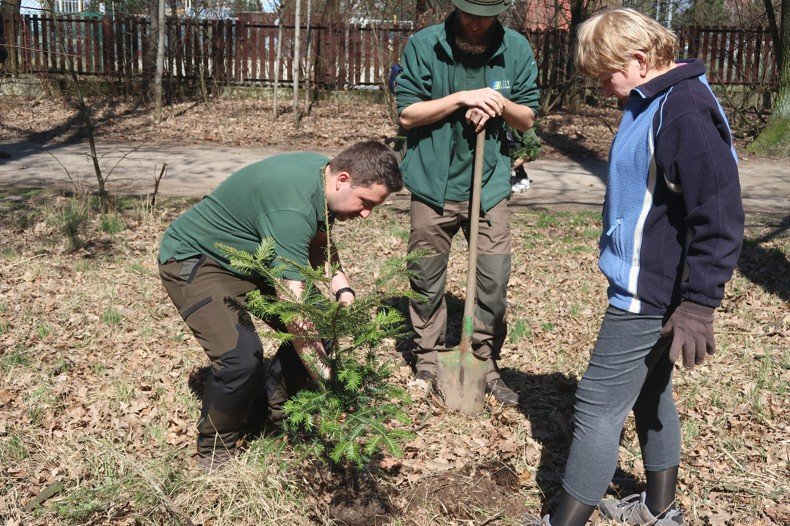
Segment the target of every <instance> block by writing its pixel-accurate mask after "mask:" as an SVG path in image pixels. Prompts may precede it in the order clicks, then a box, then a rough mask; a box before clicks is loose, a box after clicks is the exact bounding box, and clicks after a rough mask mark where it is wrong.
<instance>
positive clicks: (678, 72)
mask: <svg viewBox="0 0 790 526" xmlns="http://www.w3.org/2000/svg"><path fill="white" fill-rule="evenodd" d="M675 64H677V65H678V67H675V68H672V69H671V70H669V71H667V72H666V73H664V74H663V75H659V76H658V77H656V78H654V79H652V80H651V81H649V82H645V83H644V84H642V85H641V86H637V87H636V88H634V89H632V90H631V96H633V97H639V98H642V99H652V98H653V97H655V96H656V95H658V94H659V93H662V92H664V91H666V90H668V89H669V88H671V87H672V86H674V85H675V84H677V83H678V82H681V81H683V80H687V79H693V78H697V77H699V76H700V75H704V74H705V64H704V63H703V62H702V60H700V59H698V58H692V59H687V60H676V61H675Z"/></svg>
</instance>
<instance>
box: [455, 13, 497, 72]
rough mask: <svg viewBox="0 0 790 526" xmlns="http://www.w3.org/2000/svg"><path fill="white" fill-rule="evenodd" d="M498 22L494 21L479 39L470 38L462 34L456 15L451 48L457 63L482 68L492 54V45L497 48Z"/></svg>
mask: <svg viewBox="0 0 790 526" xmlns="http://www.w3.org/2000/svg"><path fill="white" fill-rule="evenodd" d="M500 27H501V26H500V25H499V21H495V22H494V23H493V24H491V27H489V28H488V31H486V32H485V34H484V35H482V36H481V37H479V38H475V37H470V36H468V35H465V34H464V28H463V26H461V21H460V20H459V17H458V16H457V15H456V17H455V19H454V20H453V37H452V42H451V44H452V46H453V48H454V51H455V54H456V55H457V56H456V59H457V60H458V62H460V63H462V64H464V65H466V66H469V67H482V66H483V65H485V63H486V62H487V61H488V57H490V56H491V54H492V53H493V52H494V47H495V46H494V44H496V45H497V46H498V45H499V43H498V40H499V39H498V38H497V37H498V35H499V33H500V29H499V28H500Z"/></svg>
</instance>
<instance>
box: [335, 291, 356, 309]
mask: <svg viewBox="0 0 790 526" xmlns="http://www.w3.org/2000/svg"><path fill="white" fill-rule="evenodd" d="M355 299H356V296H354V293H353V292H344V293H343V294H341V295H340V297H339V298H337V302H338V303H339V304H340V305H342V306H343V307H348V306H349V305H351V304H352V303H354V300H355Z"/></svg>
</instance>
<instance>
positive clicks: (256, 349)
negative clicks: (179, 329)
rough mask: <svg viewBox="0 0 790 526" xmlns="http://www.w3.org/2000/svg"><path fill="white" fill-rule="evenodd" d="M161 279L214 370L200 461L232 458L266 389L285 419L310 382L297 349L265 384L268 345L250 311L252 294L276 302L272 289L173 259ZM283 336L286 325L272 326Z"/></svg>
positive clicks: (285, 354) (277, 363)
mask: <svg viewBox="0 0 790 526" xmlns="http://www.w3.org/2000/svg"><path fill="white" fill-rule="evenodd" d="M159 275H160V277H161V278H162V283H163V284H164V286H165V289H166V290H167V294H168V295H169V296H170V299H171V300H172V301H173V303H174V304H175V306H176V308H177V309H178V312H179V314H180V315H181V317H182V318H183V319H184V321H185V322H186V324H187V325H188V326H189V328H190V329H191V330H192V334H194V335H195V338H196V339H197V341H198V342H199V343H200V345H201V346H202V347H203V350H204V351H205V352H206V355H207V356H208V358H209V360H210V361H211V368H210V371H209V374H208V378H207V379H206V385H205V389H204V392H203V407H202V409H201V412H200V420H199V421H198V425H197V428H198V440H197V448H198V454H200V455H204V456H209V455H211V453H212V452H213V451H214V450H215V449H217V448H222V449H227V450H230V451H232V450H233V449H234V448H235V445H236V442H237V441H238V440H239V439H240V438H242V436H243V435H244V434H245V432H246V430H247V424H248V420H253V419H257V418H258V417H259V416H260V415H250V409H251V405H252V402H253V401H254V400H255V399H256V397H257V396H258V394H259V392H260V391H261V389H262V388H263V387H264V382H265V383H266V391H267V395H268V404H269V416H270V418H272V419H275V420H277V419H280V418H282V404H283V403H285V401H286V400H287V398H288V396H289V395H292V394H294V393H296V392H297V391H298V390H300V389H302V388H304V387H306V386H307V385H308V383H309V376H308V374H307V370H306V369H305V368H304V366H303V365H302V362H301V361H300V360H299V358H298V356H297V355H296V352H295V351H294V349H293V346H292V345H290V344H283V345H281V346H280V348H279V349H278V350H277V354H276V355H275V357H274V359H273V360H272V362H271V364H270V365H269V371H268V374H267V375H266V380H264V365H263V345H262V343H261V340H260V338H259V337H258V334H257V332H256V331H255V327H254V325H253V323H252V320H251V318H250V315H249V313H248V312H247V309H246V295H247V293H248V292H250V291H252V290H254V289H256V288H257V289H260V290H261V292H262V293H264V294H271V295H274V294H275V292H274V289H273V288H272V287H271V285H269V284H268V283H266V282H264V281H261V280H255V279H252V278H245V277H243V276H239V275H238V274H234V273H233V272H230V271H228V270H226V269H225V268H224V267H222V266H221V265H220V264H218V263H217V262H216V261H214V260H213V259H212V258H210V257H207V256H205V255H204V256H201V257H198V258H190V259H186V260H184V261H175V260H173V259H171V260H169V261H167V262H166V263H164V264H160V265H159ZM266 322H267V324H268V325H269V326H270V327H272V328H273V329H274V330H277V331H284V330H285V326H284V325H283V324H282V323H281V322H280V321H279V320H267V321H266Z"/></svg>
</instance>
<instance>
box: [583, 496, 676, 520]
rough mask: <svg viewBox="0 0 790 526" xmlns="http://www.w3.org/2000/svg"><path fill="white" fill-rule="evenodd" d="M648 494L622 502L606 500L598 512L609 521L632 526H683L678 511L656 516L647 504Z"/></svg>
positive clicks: (625, 499) (599, 505) (631, 497)
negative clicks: (679, 525) (612, 520)
mask: <svg viewBox="0 0 790 526" xmlns="http://www.w3.org/2000/svg"><path fill="white" fill-rule="evenodd" d="M645 498H646V494H645V492H644V491H643V492H642V493H640V494H639V495H631V496H630V497H626V498H624V499H621V500H616V499H606V500H602V501H601V503H600V504H598V511H600V512H601V515H603V516H604V517H607V518H609V519H614V520H616V521H618V522H620V523H621V524H628V525H632V526H650V525H653V524H655V525H657V526H677V525H678V524H683V513H682V512H681V511H679V510H676V509H671V510H668V511H666V512H664V513H662V514H661V515H660V516H659V517H656V516H654V515H653V514H652V513H650V510H649V509H647V505H646V504H645Z"/></svg>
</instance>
